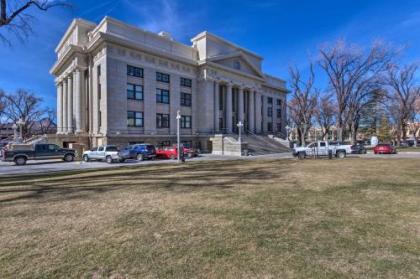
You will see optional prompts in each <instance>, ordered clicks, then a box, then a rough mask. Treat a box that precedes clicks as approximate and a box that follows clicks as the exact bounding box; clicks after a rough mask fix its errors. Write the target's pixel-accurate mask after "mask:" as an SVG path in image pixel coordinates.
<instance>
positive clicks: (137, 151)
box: [118, 143, 156, 162]
mask: <svg viewBox="0 0 420 279" xmlns="http://www.w3.org/2000/svg"><path fill="white" fill-rule="evenodd" d="M118 156H119V157H120V162H124V161H125V160H127V159H136V160H138V161H143V160H145V159H154V158H156V149H155V147H154V146H153V145H151V144H146V143H143V144H134V145H129V146H127V147H125V148H124V149H123V150H121V151H120V152H119V153H118Z"/></svg>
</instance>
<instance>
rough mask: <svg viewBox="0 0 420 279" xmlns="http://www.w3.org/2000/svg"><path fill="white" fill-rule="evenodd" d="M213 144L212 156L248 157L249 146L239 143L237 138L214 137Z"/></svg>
mask: <svg viewBox="0 0 420 279" xmlns="http://www.w3.org/2000/svg"><path fill="white" fill-rule="evenodd" d="M210 140H211V142H212V154H214V155H226V156H247V155H248V144H247V143H246V142H242V143H239V142H238V141H237V140H236V139H235V138H233V137H230V136H226V135H214V137H212V138H210Z"/></svg>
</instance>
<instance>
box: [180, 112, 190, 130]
mask: <svg viewBox="0 0 420 279" xmlns="http://www.w3.org/2000/svg"><path fill="white" fill-rule="evenodd" d="M181 128H184V129H190V128H191V116H189V115H181Z"/></svg>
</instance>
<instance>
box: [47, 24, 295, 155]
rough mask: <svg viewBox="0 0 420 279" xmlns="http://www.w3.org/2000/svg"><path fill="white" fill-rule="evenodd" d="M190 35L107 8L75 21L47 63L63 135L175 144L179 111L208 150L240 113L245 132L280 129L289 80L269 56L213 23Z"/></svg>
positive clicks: (185, 134)
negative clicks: (275, 72) (269, 64)
mask: <svg viewBox="0 0 420 279" xmlns="http://www.w3.org/2000/svg"><path fill="white" fill-rule="evenodd" d="M191 42H192V45H185V44H182V43H179V42H177V41H175V40H173V39H172V38H171V36H170V34H168V33H165V32H161V33H159V34H155V33H152V32H148V31H144V30H142V29H139V28H137V27H134V26H131V25H128V24H126V23H123V22H121V21H118V20H116V19H113V18H110V17H105V18H104V19H103V20H102V21H101V22H100V23H99V24H95V23H92V22H89V21H86V20H82V19H75V20H73V22H72V23H71V25H70V27H69V28H68V30H67V31H66V33H65V34H64V36H63V38H62V39H61V41H60V42H59V44H58V46H57V48H56V50H55V51H56V53H57V61H56V63H55V64H54V66H53V67H52V69H51V73H52V74H53V75H54V76H55V77H56V79H55V82H56V86H57V138H58V139H59V141H61V143H63V144H64V145H66V144H67V143H70V142H80V143H84V144H86V145H88V146H89V147H92V146H98V145H102V144H117V145H126V144H129V143H143V142H148V143H152V144H157V145H159V144H161V145H167V144H173V143H175V140H176V129H177V125H176V115H177V111H180V114H181V120H180V122H181V135H182V140H183V141H184V142H185V143H189V144H192V145H193V146H195V147H200V148H202V149H204V150H208V149H211V143H210V141H209V139H210V138H211V137H212V136H213V135H215V134H220V133H227V134H229V133H237V131H238V127H237V123H238V122H239V121H241V122H242V123H244V127H243V128H242V129H243V131H244V132H249V133H250V134H273V135H279V136H282V137H284V135H285V121H286V93H287V91H286V88H285V82H284V81H283V80H281V79H278V78H275V77H273V76H270V75H267V74H265V73H263V72H262V70H261V64H262V60H263V58H262V57H261V56H259V55H257V54H255V53H253V52H251V51H249V50H247V49H244V48H242V47H240V46H238V45H236V44H234V43H231V42H229V41H227V40H225V39H223V38H220V37H218V36H216V35H213V34H211V33H209V32H202V33H200V34H198V35H197V36H195V37H194V38H192V39H191ZM261 43H263V42H261Z"/></svg>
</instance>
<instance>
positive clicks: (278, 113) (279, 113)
mask: <svg viewBox="0 0 420 279" xmlns="http://www.w3.org/2000/svg"><path fill="white" fill-rule="evenodd" d="M277 118H281V108H278V109H277Z"/></svg>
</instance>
